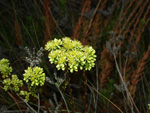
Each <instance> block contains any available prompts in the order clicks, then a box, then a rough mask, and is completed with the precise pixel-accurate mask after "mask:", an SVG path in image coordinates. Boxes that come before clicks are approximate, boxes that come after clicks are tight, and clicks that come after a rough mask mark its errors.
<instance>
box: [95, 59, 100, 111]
mask: <svg viewBox="0 0 150 113" xmlns="http://www.w3.org/2000/svg"><path fill="white" fill-rule="evenodd" d="M98 66H99V65H98V62H96V90H97V91H98V90H99V83H98V80H99V79H98ZM97 101H98V93H97V95H96V103H95V113H96V110H97Z"/></svg>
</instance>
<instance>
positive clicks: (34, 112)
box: [17, 94, 37, 113]
mask: <svg viewBox="0 0 150 113" xmlns="http://www.w3.org/2000/svg"><path fill="white" fill-rule="evenodd" d="M17 95H18V97H19V98H20V99H21V100H22V101H23V102H24V103H26V105H27V106H28V107H29V108H30V109H31V110H32V111H33V113H37V112H36V111H35V110H34V109H33V108H32V107H31V106H30V105H29V104H28V103H27V102H26V101H25V100H24V99H23V98H21V97H20V96H19V94H17Z"/></svg>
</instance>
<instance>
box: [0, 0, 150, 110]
mask: <svg viewBox="0 0 150 113" xmlns="http://www.w3.org/2000/svg"><path fill="white" fill-rule="evenodd" d="M110 31H113V32H114V34H115V37H117V36H119V35H121V36H123V39H124V40H123V41H122V42H121V43H119V45H120V47H121V49H120V51H119V54H118V56H117V60H118V62H119V67H120V69H121V71H122V73H124V68H126V69H125V73H126V78H125V80H126V82H128V83H129V85H128V89H129V91H130V93H131V95H132V97H133V99H134V102H135V104H136V105H137V107H138V109H139V111H140V112H141V113H146V112H147V113H148V103H150V95H149V94H150V88H149V86H150V57H149V56H150V1H149V0H0V59H1V58H7V59H9V60H10V62H11V66H12V67H13V71H14V73H16V74H18V75H19V78H22V74H23V73H24V70H25V69H26V68H27V67H28V66H29V65H28V64H27V63H26V62H25V61H24V58H25V57H26V53H25V51H24V48H25V47H26V46H27V47H28V48H29V49H30V50H31V51H32V48H36V50H39V49H40V47H44V45H45V44H46V42H47V41H49V40H53V39H54V38H58V39H60V38H62V37H65V36H68V37H71V38H72V39H77V40H80V41H81V42H82V44H84V45H91V46H92V47H93V48H94V49H95V50H96V54H97V61H96V66H95V67H94V68H93V69H92V70H91V71H87V72H86V75H87V78H88V84H90V85H91V86H93V88H94V89H96V90H97V91H99V92H100V93H101V94H103V95H104V96H105V97H107V98H108V99H109V100H111V101H112V102H113V103H114V104H116V106H118V108H120V109H121V110H122V111H123V112H129V113H130V109H129V108H130V107H129V106H128V105H127V104H126V102H125V101H124V97H123V95H122V93H121V92H119V91H118V90H117V89H116V88H115V86H114V84H117V85H119V84H120V78H119V75H118V73H117V71H116V67H115V62H114V59H113V56H112V55H111V54H110V53H109V51H108V50H107V48H106V41H108V40H109V39H110V38H112V36H111V35H110ZM129 45H131V46H130V47H129ZM127 50H128V51H129V53H132V52H134V56H131V57H129V58H128V62H127V64H126V67H125V62H126V57H125V56H124V53H125V52H126V51H127ZM44 54H45V55H44V57H43V58H42V63H41V64H40V66H41V67H43V68H44V70H45V73H46V74H47V76H49V77H52V78H53V75H54V72H56V73H58V75H59V76H62V75H63V74H64V72H62V71H57V70H56V68H55V66H53V65H51V64H49V61H48V58H47V52H44ZM81 75H82V72H78V73H74V74H70V76H71V84H72V89H73V96H74V97H75V103H76V111H78V112H84V104H83V100H82V96H83V91H84V85H83V83H82V81H80V79H82V76H81ZM97 83H98V84H97ZM73 86H74V87H73ZM42 89H43V90H44V91H43V93H42V94H41V105H42V106H45V109H48V107H51V104H50V103H49V101H48V100H49V99H50V98H53V96H52V93H53V92H55V93H56V94H57V97H58V101H60V102H62V103H63V101H62V99H61V98H60V94H59V92H58V91H57V90H56V88H55V86H53V85H49V84H48V83H46V84H45V86H44V87H43V88H42ZM93 93H95V95H97V93H96V92H95V91H91V89H90V88H88V95H87V105H88V108H89V112H91V113H93V112H97V113H106V112H108V113H119V111H118V109H116V108H115V107H114V106H113V105H112V104H111V103H110V102H108V101H107V100H106V99H104V98H103V97H102V96H100V95H99V96H98V98H96V96H95V97H94V96H93ZM65 94H66V100H67V99H70V97H69V95H68V89H66V92H65ZM90 99H91V100H90ZM94 99H96V100H97V102H96V103H97V107H96V109H95V105H96V103H94ZM19 101H20V100H19V98H18V97H17V96H16V95H15V93H13V92H9V93H7V92H5V91H4V90H3V89H0V108H1V110H2V108H7V107H9V106H11V105H13V104H14V103H17V102H19ZM90 102H91V104H90ZM33 103H37V100H36V99H34V98H33V99H32V98H31V103H30V104H31V105H32V106H34V104H33ZM25 106H26V105H24V104H22V105H20V107H19V108H18V106H17V104H15V105H13V107H10V108H9V109H11V110H17V109H18V110H24V109H25V108H26V107H25ZM34 107H35V106H34ZM69 108H70V109H71V107H70V106H69ZM62 109H65V105H64V104H63V105H62ZM135 111H136V110H135ZM41 112H43V111H41Z"/></svg>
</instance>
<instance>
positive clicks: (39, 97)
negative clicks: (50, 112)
mask: <svg viewBox="0 0 150 113" xmlns="http://www.w3.org/2000/svg"><path fill="white" fill-rule="evenodd" d="M38 113H40V94H39V93H38Z"/></svg>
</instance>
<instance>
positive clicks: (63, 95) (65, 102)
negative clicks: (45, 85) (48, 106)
mask: <svg viewBox="0 0 150 113" xmlns="http://www.w3.org/2000/svg"><path fill="white" fill-rule="evenodd" d="M56 87H57V89H58V91H59V92H60V94H61V96H62V99H63V100H64V102H65V106H66V109H67V112H68V113H70V112H69V108H68V105H67V102H66V100H65V97H64V95H63V93H62V91H61V90H60V88H59V86H58V85H57V84H56Z"/></svg>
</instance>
